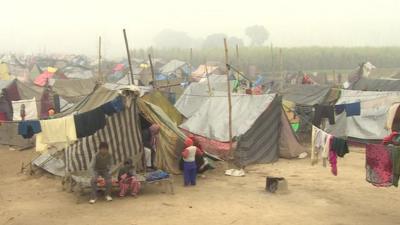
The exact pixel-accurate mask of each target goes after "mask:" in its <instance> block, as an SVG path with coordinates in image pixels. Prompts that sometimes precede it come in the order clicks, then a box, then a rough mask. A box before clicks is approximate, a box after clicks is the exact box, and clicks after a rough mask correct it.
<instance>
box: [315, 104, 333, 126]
mask: <svg viewBox="0 0 400 225" xmlns="http://www.w3.org/2000/svg"><path fill="white" fill-rule="evenodd" d="M314 108H315V112H314V121H313V125H314V126H317V127H319V126H320V125H321V121H322V118H328V119H329V124H331V125H333V124H335V113H334V107H333V106H331V105H315V106H314Z"/></svg>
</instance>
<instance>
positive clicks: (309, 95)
mask: <svg viewBox="0 0 400 225" xmlns="http://www.w3.org/2000/svg"><path fill="white" fill-rule="evenodd" d="M330 89H331V88H330V87H328V86H319V85H292V86H290V87H289V88H287V89H286V90H284V91H283V92H282V94H283V99H284V100H287V101H291V102H294V103H296V104H299V105H307V106H312V105H315V104H321V103H323V102H324V101H325V99H326V98H327V96H328V94H329V92H330Z"/></svg>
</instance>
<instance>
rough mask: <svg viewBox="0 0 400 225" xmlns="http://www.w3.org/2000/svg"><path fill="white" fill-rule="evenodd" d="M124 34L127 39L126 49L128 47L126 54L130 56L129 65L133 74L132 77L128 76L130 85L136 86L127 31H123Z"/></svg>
mask: <svg viewBox="0 0 400 225" xmlns="http://www.w3.org/2000/svg"><path fill="white" fill-rule="evenodd" d="M123 32H124V39H125V47H126V54H127V55H128V63H129V72H130V73H131V76H130V77H129V76H128V80H129V85H131V84H134V82H135V79H134V77H133V70H132V62H131V54H130V52H129V46H128V38H127V37H126V31H125V29H123Z"/></svg>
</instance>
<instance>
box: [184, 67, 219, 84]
mask: <svg viewBox="0 0 400 225" xmlns="http://www.w3.org/2000/svg"><path fill="white" fill-rule="evenodd" d="M222 72H223V71H220V70H219V67H218V66H209V65H207V66H206V65H200V66H199V67H197V69H196V70H195V71H193V72H192V75H191V78H192V80H193V81H200V80H201V79H202V78H205V77H206V75H207V74H209V75H210V74H221V73H222Z"/></svg>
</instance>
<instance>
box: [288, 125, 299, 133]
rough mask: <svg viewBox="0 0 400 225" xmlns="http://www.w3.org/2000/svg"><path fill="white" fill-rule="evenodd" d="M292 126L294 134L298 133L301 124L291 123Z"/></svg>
mask: <svg viewBox="0 0 400 225" xmlns="http://www.w3.org/2000/svg"><path fill="white" fill-rule="evenodd" d="M290 126H291V127H292V129H293V131H294V132H297V131H298V130H299V129H300V123H291V124H290Z"/></svg>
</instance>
